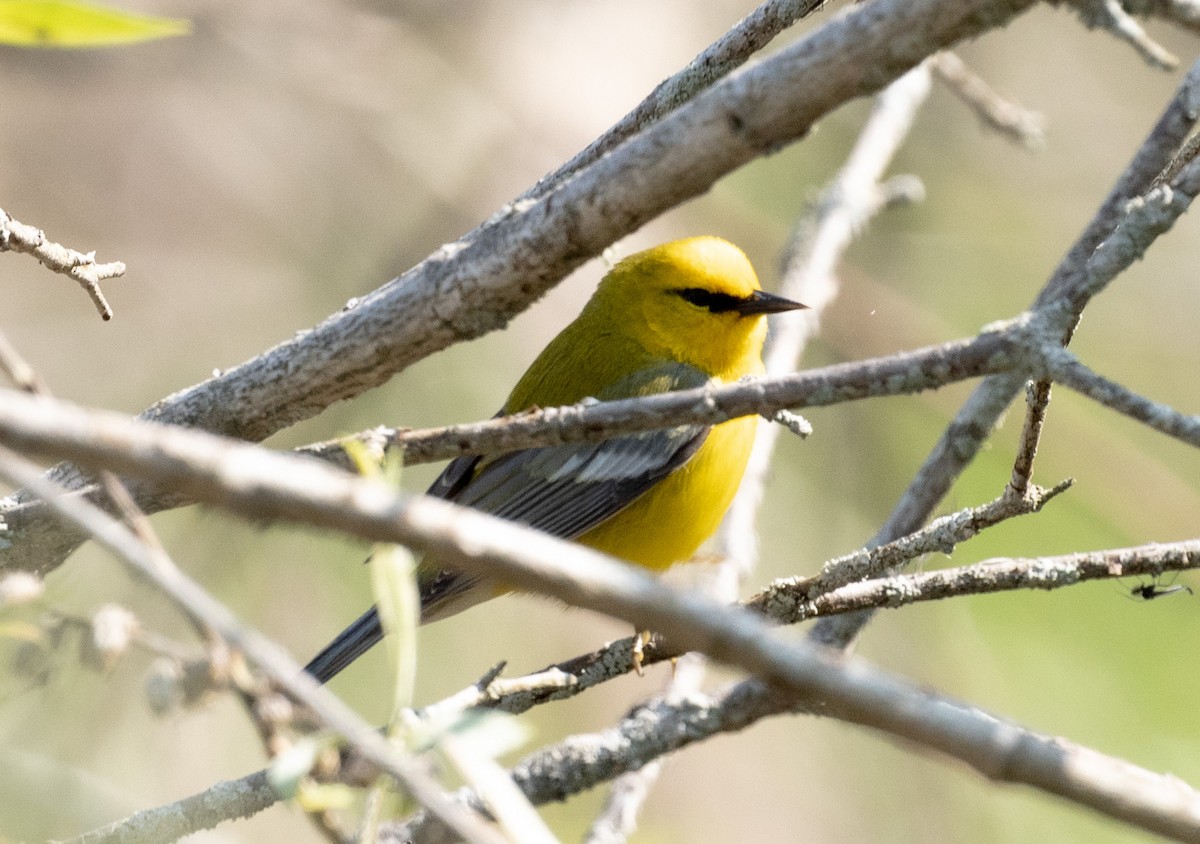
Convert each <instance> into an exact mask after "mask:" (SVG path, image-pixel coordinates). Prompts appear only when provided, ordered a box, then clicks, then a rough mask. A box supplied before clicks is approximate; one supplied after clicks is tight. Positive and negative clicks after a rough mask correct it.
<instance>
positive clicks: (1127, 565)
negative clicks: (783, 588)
mask: <svg viewBox="0 0 1200 844" xmlns="http://www.w3.org/2000/svg"><path fill="white" fill-rule="evenodd" d="M1195 568H1200V540H1190V541H1188V542H1178V543H1171V544H1166V545H1160V544H1158V543H1155V544H1153V545H1143V546H1141V547H1138V548H1118V549H1115V550H1110V551H1090V552H1084V553H1079V554H1063V555H1061V556H1057V557H1037V558H1033V559H1022V558H998V559H993V560H985V561H983V562H981V563H974V564H972V565H969V566H959V567H957V568H950V569H939V570H938V571H929V572H920V573H916V574H898V575H894V576H892V577H885V578H880V579H878V580H864V581H860V582H858V583H851V584H848V585H846V586H841V587H839V588H837V589H834V590H832V591H830V592H826V593H823V594H818V595H816V596H814V597H813V598H811V599H810V600H807V601H804V602H802V603H798V604H795V605H794V608H793V610H792V612H791V613H790V617H789V619H788V620H789V621H803V620H805V619H808V618H816V617H817V616H824V615H835V614H837V613H846V612H854V611H856V610H862V609H884V608H886V609H895V608H897V607H903V606H908V605H909V604H915V603H919V602H923V601H939V600H942V599H944V598H954V597H959V596H962V595H986V594H989V593H992V592H1009V591H1012V590H1014V589H1043V590H1050V589H1061V588H1062V587H1064V586H1073V585H1075V584H1076V583H1081V582H1083V581H1085V580H1107V579H1111V578H1114V577H1123V576H1127V575H1150V576H1152V577H1157V576H1159V575H1161V574H1162V573H1163V572H1164V571H1185V570H1187V569H1195Z"/></svg>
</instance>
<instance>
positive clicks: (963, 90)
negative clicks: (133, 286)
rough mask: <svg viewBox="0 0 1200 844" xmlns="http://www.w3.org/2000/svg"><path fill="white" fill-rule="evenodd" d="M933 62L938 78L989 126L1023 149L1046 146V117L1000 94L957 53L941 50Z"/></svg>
mask: <svg viewBox="0 0 1200 844" xmlns="http://www.w3.org/2000/svg"><path fill="white" fill-rule="evenodd" d="M932 61H933V70H934V72H935V73H936V74H937V76H938V78H939V79H941V80H942V81H943V82H944V83H946V86H947V87H948V88H949V89H950V91H951V93H953V94H954V95H955V96H956V97H958V98H959V99H960V100H962V101H963V103H965V104H966V105H967V106H968V107H969V108H970V109H971V110H972V111H973V112H975V115H976V117H978V118H979V120H980V121H981V122H982V123H983V124H984V125H985V126H987V127H988V128H989V129H992V130H994V131H996V132H998V133H999V134H1000V135H1002V136H1004V137H1006V138H1008V139H1009V140H1011V141H1015V142H1016V143H1018V144H1020V145H1021V146H1023V147H1025V148H1026V149H1041V148H1042V147H1044V146H1045V145H1046V120H1045V118H1044V117H1043V116H1042V115H1040V114H1038V113H1037V112H1036V111H1030V110H1029V109H1027V108H1024V107H1023V106H1021V105H1018V104H1017V103H1014V102H1012V101H1011V100H1008V99H1005V98H1004V97H1002V96H1001V95H1000V94H999V93H997V92H996V91H994V90H993V89H992V87H991V86H990V85H988V84H987V82H985V81H984V80H983V79H982V78H981V77H980V76H979V75H978V74H976V73H975V72H974V71H972V70H971V68H969V67H967V65H966V63H965V62H964V61H963V60H962V59H961V58H959V57H958V55H957V54H956V53H951V52H941V53H938V54H937V55H936V56H934V57H933V60H932Z"/></svg>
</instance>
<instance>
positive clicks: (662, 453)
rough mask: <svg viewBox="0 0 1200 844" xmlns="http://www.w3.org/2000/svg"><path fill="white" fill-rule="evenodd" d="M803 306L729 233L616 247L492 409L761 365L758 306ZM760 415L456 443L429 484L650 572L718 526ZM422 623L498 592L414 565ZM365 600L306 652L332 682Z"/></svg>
mask: <svg viewBox="0 0 1200 844" xmlns="http://www.w3.org/2000/svg"><path fill="white" fill-rule="evenodd" d="M803 307H804V305H801V304H799V303H796V302H793V301H791V300H789V299H784V298H782V297H780V296H775V295H773V294H770V293H765V292H763V291H762V290H761V289H760V287H759V283H758V278H757V277H756V276H755V274H754V269H753V267H751V266H750V261H749V260H748V259H747V258H746V256H745V255H744V254H743V253H742V251H741V250H740V249H738V248H737V247H736V246H734V245H733V244H731V243H729V242H727V241H724V240H721V239H720V238H716V237H693V238H688V239H686V240H677V241H674V242H672V243H666V244H663V245H662V246H656V247H655V248H653V249H648V250H646V251H645V252H639V253H638V254H636V255H632V256H630V257H629V258H627V259H625V260H624V261H621V262H620V263H619V264H617V265H616V266H615V267H613V268H612V270H610V271H609V273H608V274H607V275H606V276H605V277H604V279H603V280H602V281H601V282H600V286H599V287H598V288H597V289H596V293H595V294H594V295H593V296H592V298H591V300H590V301H589V302H588V303H587V305H586V306H585V307H584V309H583V312H582V313H581V314H580V315H579V317H578V318H577V319H576V320H575V321H574V322H572V323H571V324H570V325H568V326H567V327H566V328H565V329H564V330H563V331H562V333H561V334H559V335H558V336H557V337H555V338H554V339H553V340H551V341H550V344H549V345H548V346H546V348H545V349H544V350H543V351H542V353H541V354H540V355H538V357H537V359H536V360H535V361H534V362H533V365H532V366H530V367H529V370H528V371H527V372H526V373H525V375H524V376H522V378H521V380H520V381H519V382H517V386H516V387H515V388H514V389H513V391H512V394H511V395H510V396H509V397H508V401H506V402H505V403H504V408H503V409H502V410H501V414H510V413H517V412H520V411H522V410H525V409H527V408H530V407H534V406H538V407H554V406H558V405H568V404H575V403H577V402H580V401H582V400H584V399H585V398H588V397H592V398H596V399H599V400H601V401H606V400H612V399H627V398H633V397H635V396H645V395H650V394H652V393H662V392H667V391H670V390H683V389H689V388H693V387H701V386H704V385H705V384H710V383H723V382H730V381H736V380H737V379H739V378H741V377H743V376H745V375H757V374H760V373H762V371H763V365H762V346H763V340H764V338H765V337H766V333H767V324H766V318H765V315H766V314H770V313H777V312H781V311H790V310H794V309H796V308H803ZM756 427H757V418H756V417H753V416H748V417H743V418H740V419H733V420H730V421H729V422H724V423H722V424H720V425H715V426H706V425H682V426H678V427H675V428H669V429H666V430H661V431H650V432H648V433H642V434H633V435H629V436H620V437H615V438H613V439H610V440H605V441H603V442H599V443H581V444H574V445H558V446H547V447H544V448H531V449H526V450H524V451H517V452H513V453H511V454H503V455H498V456H491V457H482V458H481V457H460V458H458V459H457V460H454V461H452V462H451V463H450V465H449V466H447V467H446V470H445V471H444V472H443V473H442V474H441V476H440V477H439V478H438V479H437V480H436V481H435V482H434V484H433V486H432V487H431V488H430V490H429V494H430V495H436V496H438V497H440V498H446V499H449V500H450V501H454V502H456V503H458V504H462V505H464V506H467V507H474V508H476V509H478V510H482V511H484V512H486V513H491V514H493V515H495V516H499V517H500V518H503V519H509V520H511V521H514V522H520V523H522V524H527V525H530V526H532V527H534V528H537V529H539V530H543V531H546V532H548V533H551V534H554V535H555V536H560V537H563V538H566V539H574V540H576V541H578V542H581V543H583V544H584V545H588V546H590V547H592V548H595V549H596V550H598V551H603V552H605V553H607V554H611V555H613V556H615V557H620V558H622V559H625V560H628V561H630V562H632V563H634V564H635V565H639V566H642V567H644V568H647V569H651V570H653V571H661V570H664V569H666V568H668V567H669V566H670V565H672V564H673V563H676V562H680V561H682V560H686V559H687V558H688V557H690V556H691V555H692V554H693V553H695V551H696V549H697V548H698V547H700V544H701V543H703V542H704V540H706V539H707V538H708V537H709V536H711V535H712V533H713V531H715V530H716V528H717V525H718V523H719V522H720V520H721V517H722V516H723V515H724V514H725V510H726V509H727V508H728V507H729V503H730V501H732V500H733V495H734V493H735V492H736V491H737V487H738V484H739V483H740V482H741V478H742V472H743V471H744V470H745V468H746V460H747V458H748V457H749V456H750V447H751V446H752V445H753V443H754V432H755V429H756ZM418 580H419V585H420V591H421V621H422V622H426V621H433V620H436V619H439V618H444V617H446V616H448V615H453V614H454V613H456V612H459V611H461V610H464V609H466V608H467V607H469V606H472V605H474V604H477V603H479V602H480V601H485V600H487V599H488V598H491V597H493V596H495V595H497V594H499V593H500V592H501V591H503V590H501V589H500V588H498V587H497V585H496V584H494V583H492V582H489V581H486V580H485V579H482V578H480V577H478V576H475V575H470V574H460V573H457V572H448V571H440V570H438V569H437V568H436V567H435V566H433V565H431V564H430V563H423V564H422V566H421V569H420V571H419V573H418ZM382 635H383V634H382V628H381V626H380V623H379V616H378V614H377V613H376V611H375V610H373V609H372V610H371V611H369V612H368V613H366V614H365V615H363V616H362V617H361V618H360V619H359V620H358V621H356V622H355V623H354V624H353V625H351V626H350V627H349V628H347V629H346V630H345V631H344V632H343V633H342V634H341V635H340V636H338V637H337V639H335V640H334V641H333V642H332V643H330V645H329V646H328V647H327V648H325V650H323V651H322V652H321V653H320V654H318V655H317V656H316V658H314V659H313V661H312V662H311V663H309V665H308V667H307V669H306V670H307V671H308V672H309V673H310V674H312V675H313V676H314V677H316V678H317V679H319V680H321V681H325V680H328V679H329V678H330V677H332V676H334V675H335V674H337V672H339V671H341V670H342V669H343V668H344V667H346V666H347V665H348V664H350V662H351V661H353V660H354V659H356V658H357V657H358V656H359V655H360V654H362V653H363V652H364V651H366V650H367V649H368V648H370V647H371V646H372V645H374V644H375V643H376V642H378V641H379V640H380V638H381V637H382Z"/></svg>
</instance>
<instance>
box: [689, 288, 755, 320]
mask: <svg viewBox="0 0 1200 844" xmlns="http://www.w3.org/2000/svg"><path fill="white" fill-rule="evenodd" d="M672 292H673V293H675V294H676V295H677V296H679V297H680V298H682V299H683V301H685V302H690V303H691V304H693V305H695V306H696V307H698V308H706V309H708V310H709V311H712V312H713V313H714V314H724V313H728V312H729V311H736V310H737V309H738V308H739V307H741V306H742V304H743V303H744V301H745V300H743V299H740V298H738V297H737V296H733V295H731V294H729V293H718V292H716V291H715V290H705V289H704V288H703V287H684V288H683V289H681V290H674V291H672Z"/></svg>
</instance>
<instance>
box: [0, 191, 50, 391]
mask: <svg viewBox="0 0 1200 844" xmlns="http://www.w3.org/2000/svg"><path fill="white" fill-rule="evenodd" d="M0 213H3V212H2V211H0ZM0 371H3V372H4V374H5V375H6V376H8V380H9V381H11V382H12V385H13V386H14V387H16V388H17V389H18V390H24V391H25V392H26V393H31V394H33V395H43V396H45V395H49V394H50V389H49V388H48V387H47V386H46V382H45V381H44V380H42V376H40V375H39V374H38V373H37V370H35V369H34V368H33V367H32V366H30V365H29V364H28V363H26V361H25V358H23V357H21V353H20V352H18V351H17V349H16V347H15V346H13V344H12V343H10V342H8V337H7V336H5V335H4V333H3V332H0Z"/></svg>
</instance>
